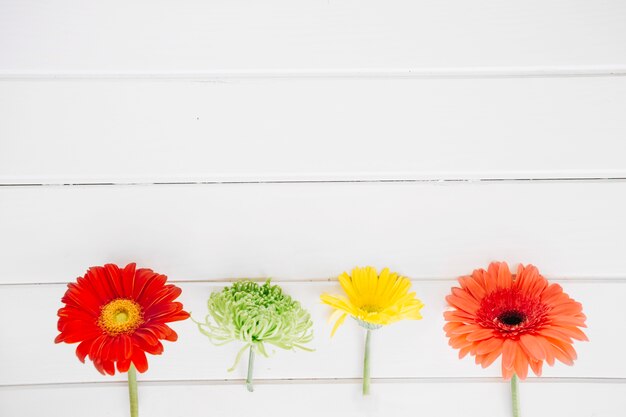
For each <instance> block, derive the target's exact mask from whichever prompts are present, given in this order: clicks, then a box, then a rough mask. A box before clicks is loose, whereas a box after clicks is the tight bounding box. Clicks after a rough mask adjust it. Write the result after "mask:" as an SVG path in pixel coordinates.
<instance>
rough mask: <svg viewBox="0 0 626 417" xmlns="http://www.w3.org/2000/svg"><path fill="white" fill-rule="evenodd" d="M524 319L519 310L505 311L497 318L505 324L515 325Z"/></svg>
mask: <svg viewBox="0 0 626 417" xmlns="http://www.w3.org/2000/svg"><path fill="white" fill-rule="evenodd" d="M525 319H526V316H525V315H524V313H522V312H521V311H515V310H511V311H505V312H504V313H502V314H500V315H499V316H498V320H500V322H501V323H502V324H506V325H507V326H517V325H518V324H520V323H522V322H523V321H524V320H525Z"/></svg>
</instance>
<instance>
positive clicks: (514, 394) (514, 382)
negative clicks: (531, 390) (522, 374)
mask: <svg viewBox="0 0 626 417" xmlns="http://www.w3.org/2000/svg"><path fill="white" fill-rule="evenodd" d="M518 388H519V381H518V379H517V375H515V374H513V377H512V378H511V402H512V405H513V417H520V412H519V396H518Z"/></svg>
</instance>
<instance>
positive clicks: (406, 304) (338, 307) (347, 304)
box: [321, 266, 424, 335]
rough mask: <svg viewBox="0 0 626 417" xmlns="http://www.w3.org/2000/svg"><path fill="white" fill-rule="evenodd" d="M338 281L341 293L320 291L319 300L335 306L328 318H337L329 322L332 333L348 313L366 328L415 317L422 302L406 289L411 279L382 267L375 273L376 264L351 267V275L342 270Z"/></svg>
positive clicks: (414, 318) (415, 318)
mask: <svg viewBox="0 0 626 417" xmlns="http://www.w3.org/2000/svg"><path fill="white" fill-rule="evenodd" d="M339 283H340V284H341V287H342V288H343V290H344V291H345V293H346V295H347V297H346V296H344V295H338V296H334V295H329V294H322V296H321V299H322V302H324V303H325V304H328V305H329V306H331V307H333V308H335V312H334V313H333V316H332V317H331V319H334V318H336V319H337V321H336V322H335V325H334V326H333V330H332V334H333V335H334V334H335V332H336V331H337V329H338V328H339V326H340V325H341V324H342V323H343V322H344V321H345V319H346V317H347V316H348V315H350V316H352V317H353V318H355V319H356V320H357V321H358V322H359V324H361V325H362V326H363V327H365V328H368V329H375V328H378V327H380V326H383V325H386V324H390V323H394V322H396V321H399V320H404V319H410V320H419V319H421V318H422V316H421V314H420V309H421V308H422V307H424V304H422V302H421V301H420V300H418V299H417V298H415V293H414V292H409V289H410V288H411V281H410V280H409V279H408V278H405V277H402V276H399V275H398V274H397V273H395V272H389V269H388V268H385V269H383V270H382V271H381V272H380V275H378V272H377V271H376V268H372V267H371V266H368V267H365V268H354V269H353V270H352V275H348V274H347V273H345V272H344V273H343V274H341V275H340V276H339Z"/></svg>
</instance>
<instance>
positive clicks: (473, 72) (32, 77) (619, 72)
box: [0, 65, 626, 82]
mask: <svg viewBox="0 0 626 417" xmlns="http://www.w3.org/2000/svg"><path fill="white" fill-rule="evenodd" d="M623 76H626V67H624V66H622V65H614V66H611V65H600V66H569V67H497V66H494V67H473V68H454V67H451V68H437V67H432V68H426V69H419V68H402V69H394V68H381V69H359V68H351V69H345V70H334V69H303V70H296V69H283V70H269V69H267V70H264V69H258V70H249V71H246V70H215V71H211V70H208V71H199V72H175V71H172V72H158V71H157V72H148V71H146V72H128V71H118V72H102V71H101V72H57V73H54V72H43V71H42V72H26V71H24V72H4V73H0V81H93V80H103V81H106V80H112V81H124V80H128V81H142V80H145V81H196V82H220V81H221V82H225V81H228V80H245V79H271V80H293V79H394V78H395V79H501V78H582V77H623Z"/></svg>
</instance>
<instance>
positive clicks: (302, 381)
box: [0, 377, 626, 389]
mask: <svg viewBox="0 0 626 417" xmlns="http://www.w3.org/2000/svg"><path fill="white" fill-rule="evenodd" d="M361 382H362V379H360V378H290V379H288V378H283V379H255V380H254V384H255V385H284V384H297V385H308V384H323V385H329V384H360V383H361ZM372 382H373V383H375V384H406V383H412V384H433V383H434V384H450V383H451V384H464V383H494V382H502V383H505V381H503V379H501V378H493V377H484V378H483V377H428V378H419V377H406V378H372ZM555 382H558V383H573V384H579V383H595V384H626V378H587V377H541V378H538V377H529V378H528V379H526V380H524V381H522V383H523V384H528V383H531V384H534V383H539V384H542V383H555ZM138 383H139V385H144V386H181V385H200V386H202V385H206V386H216V385H243V384H245V379H228V380H227V379H189V380H160V381H141V380H139V381H138ZM124 385H127V383H126V382H125V381H102V382H60V383H54V384H50V383H45V384H7V385H0V389H10V388H29V387H32V388H53V387H76V386H81V387H84V386H124Z"/></svg>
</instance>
